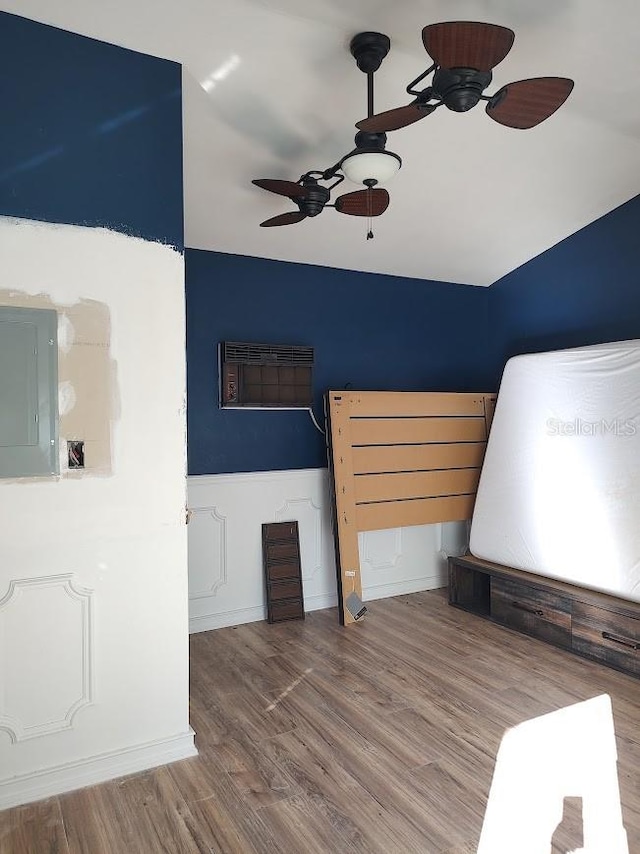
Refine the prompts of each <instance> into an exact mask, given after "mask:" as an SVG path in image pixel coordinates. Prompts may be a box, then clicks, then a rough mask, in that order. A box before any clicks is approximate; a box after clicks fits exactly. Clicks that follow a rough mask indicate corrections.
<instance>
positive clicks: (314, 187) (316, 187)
mask: <svg viewBox="0 0 640 854" xmlns="http://www.w3.org/2000/svg"><path fill="white" fill-rule="evenodd" d="M303 186H304V187H305V188H306V193H305V195H304V196H302V197H301V198H299V199H295V200H294V201H295V202H296V204H297V205H298V207H299V208H300V210H301V211H302V213H303V214H305V215H306V216H318V214H319V213H322V211H323V209H324V206H325V205H326V204H327V202H328V201H329V196H330V195H331V194H330V192H329V190H328V189H327V188H326V187H322V186H321V185H320V184H318V183H317V182H316V181H315V180H313V179H310V181H309V182H308V183H307V181H304V182H303Z"/></svg>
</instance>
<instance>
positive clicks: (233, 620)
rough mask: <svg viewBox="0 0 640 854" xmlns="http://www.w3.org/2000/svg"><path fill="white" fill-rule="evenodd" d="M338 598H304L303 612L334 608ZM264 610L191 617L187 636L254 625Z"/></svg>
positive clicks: (247, 609) (245, 609) (265, 617)
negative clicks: (231, 627)
mask: <svg viewBox="0 0 640 854" xmlns="http://www.w3.org/2000/svg"><path fill="white" fill-rule="evenodd" d="M337 604H338V598H337V596H336V594H335V593H321V594H318V595H316V596H309V597H305V600H304V610H305V612H307V613H308V612H310V611H320V610H322V609H323V608H335V607H336V605H337ZM266 619H267V615H266V611H265V608H264V607H262V606H261V605H259V606H257V607H255V608H238V609H236V610H233V611H222V612H220V613H219V614H205V615H204V616H202V617H191V618H190V620H189V634H192V635H195V634H198V632H210V631H212V630H213V629H225V628H228V627H229V626H240V625H242V624H243V623H256V622H258V621H259V620H266Z"/></svg>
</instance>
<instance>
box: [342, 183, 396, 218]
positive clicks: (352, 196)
mask: <svg viewBox="0 0 640 854" xmlns="http://www.w3.org/2000/svg"><path fill="white" fill-rule="evenodd" d="M388 207H389V193H387V191H386V190H383V189H377V190H376V189H373V190H356V191H355V192H354V193H345V194H344V195H343V196H338V198H337V199H336V204H335V209H336V210H337V211H338V212H339V213H343V214H349V215H350V216H380V214H383V213H384V212H385V211H386V209H387V208H388Z"/></svg>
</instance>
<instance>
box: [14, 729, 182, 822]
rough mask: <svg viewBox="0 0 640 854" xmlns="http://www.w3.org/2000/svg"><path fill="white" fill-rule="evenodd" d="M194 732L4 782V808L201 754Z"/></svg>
mask: <svg viewBox="0 0 640 854" xmlns="http://www.w3.org/2000/svg"><path fill="white" fill-rule="evenodd" d="M194 735H195V733H194V731H193V730H192V729H191V728H189V732H186V733H182V734H181V735H177V736H173V737H172V738H167V739H160V740H158V741H152V742H149V743H148V744H140V745H136V746H135V747H129V748H126V749H125V750H117V751H114V752H110V753H103V754H101V755H100V756H93V757H92V758H90V759H82V760H80V761H78V762H69V763H66V764H65V765H59V766H57V767H55V768H47V769H46V770H43V771H34V772H32V773H31V774H24V775H20V776H19V777H13V778H12V779H11V780H7V781H5V782H2V781H0V810H4V809H9V808H10V807H15V806H18V805H19V804H26V803H29V802H31V801H39V800H41V799H42V798H50V797H52V796H53V795H60V794H62V793H63V792H71V791H73V790H74V789H81V788H83V787H84V786H94V785H96V784H97V783H104V782H105V781H107V780H112V779H113V778H114V777H124V776H126V775H127V774H135V773H136V772H138V771H146V770H147V769H148V768H156V767H157V766H158V765H167V764H168V763H169V762H176V761H177V760H179V759H187V758H189V757H190V756H197V755H198V751H197V749H196V746H195V744H194V740H193V739H194Z"/></svg>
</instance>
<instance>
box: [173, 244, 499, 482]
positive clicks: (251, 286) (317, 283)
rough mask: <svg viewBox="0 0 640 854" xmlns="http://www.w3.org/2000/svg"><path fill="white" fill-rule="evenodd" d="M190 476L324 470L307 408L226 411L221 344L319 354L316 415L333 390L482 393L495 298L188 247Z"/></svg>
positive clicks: (478, 291) (483, 291)
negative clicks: (221, 402) (303, 348)
mask: <svg viewBox="0 0 640 854" xmlns="http://www.w3.org/2000/svg"><path fill="white" fill-rule="evenodd" d="M185 266H186V282H187V387H188V391H187V397H188V401H189V405H188V416H187V420H188V449H189V454H188V456H189V473H190V474H218V473H226V472H243V471H268V470H277V469H299V468H322V467H324V466H326V464H327V458H326V450H325V443H324V437H323V436H322V435H321V434H320V433H319V432H318V431H317V430H316V428H315V427H314V426H313V423H312V421H311V418H310V416H309V414H308V413H307V412H304V411H297V412H290V411H288V412H277V411H264V412H260V411H238V410H221V409H220V408H219V406H218V359H217V346H218V342H220V341H224V340H231V341H249V342H259V343H267V344H303V345H308V346H312V347H314V349H315V367H314V389H315V404H314V409H315V414H316V417H317V419H318V420H319V421H320V422H322V420H323V399H322V398H323V394H324V392H326V391H327V390H328V389H341V388H345V387H347V386H351V387H352V388H354V389H363V390H367V389H391V390H418V389H420V390H447V391H478V390H483V389H485V388H487V382H488V376H489V373H490V359H489V358H488V346H487V337H486V333H487V312H488V297H489V294H488V291H487V289H485V288H473V287H468V286H465V285H455V284H446V283H442V282H427V281H421V280H416V279H405V278H396V277H393V276H382V275H373V274H369V273H357V272H350V271H346V270H336V269H331V268H328V267H315V266H310V265H304V264H292V263H285V262H280V261H268V260H263V259H259V258H248V257H244V256H238V255H225V254H221V253H216V252H205V251H201V250H193V249H187V251H186V253H185Z"/></svg>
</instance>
